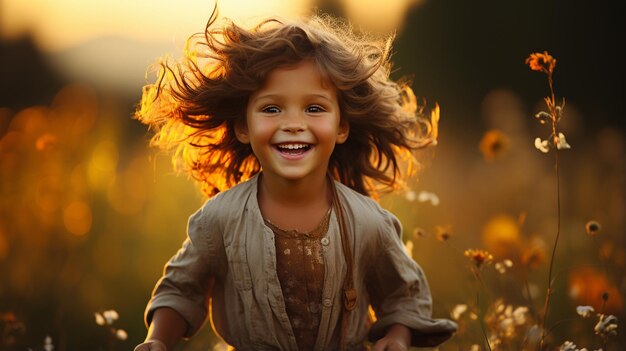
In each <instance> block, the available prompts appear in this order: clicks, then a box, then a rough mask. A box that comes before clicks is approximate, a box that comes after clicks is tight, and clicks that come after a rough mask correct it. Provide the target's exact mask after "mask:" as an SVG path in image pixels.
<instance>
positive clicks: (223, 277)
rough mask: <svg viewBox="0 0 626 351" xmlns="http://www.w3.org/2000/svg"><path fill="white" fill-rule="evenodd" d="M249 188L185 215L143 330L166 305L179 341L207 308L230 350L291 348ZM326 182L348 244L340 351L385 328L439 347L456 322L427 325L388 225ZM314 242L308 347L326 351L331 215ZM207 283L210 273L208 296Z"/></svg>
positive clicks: (332, 265) (266, 238)
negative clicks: (406, 331)
mask: <svg viewBox="0 0 626 351" xmlns="http://www.w3.org/2000/svg"><path fill="white" fill-rule="evenodd" d="M257 182H258V175H257V176H254V177H253V178H251V179H250V180H248V181H246V182H244V183H241V184H239V185H237V186H235V187H233V188H231V189H230V190H227V191H224V192H222V193H220V194H218V195H216V196H215V197H213V198H212V199H210V200H209V201H207V202H206V203H205V205H204V206H203V207H202V208H200V209H199V210H198V211H197V212H196V213H194V214H193V215H192V216H191V217H190V218H189V222H188V228H187V232H188V237H187V239H186V240H185V242H184V243H183V246H182V248H181V249H180V250H179V251H178V252H177V253H176V255H174V256H173V257H172V258H171V259H170V261H169V262H168V263H167V265H166V266H165V270H164V275H163V277H162V278H161V279H160V280H159V281H158V283H157V285H156V287H155V289H154V291H153V294H152V298H151V300H150V302H149V304H148V306H147V308H146V313H145V318H146V324H149V323H150V321H151V318H152V314H153V312H154V311H155V310H156V309H157V308H160V307H170V308H172V309H174V310H176V311H178V312H179V313H180V314H181V315H182V316H183V317H184V319H185V320H186V321H187V325H188V328H187V331H186V334H185V336H187V337H189V336H192V335H193V334H194V333H196V332H197V331H198V329H199V328H200V327H201V326H202V325H203V323H204V322H205V320H206V318H207V311H208V303H210V304H211V311H212V316H211V317H212V321H213V326H214V329H215V331H216V332H217V333H218V334H219V335H220V336H221V337H222V338H223V339H224V341H225V342H227V343H228V344H230V345H232V346H234V347H235V348H236V349H237V350H240V351H242V350H297V344H296V339H295V337H294V334H293V331H292V329H291V325H290V322H289V318H288V315H287V312H286V310H285V303H284V301H283V296H282V290H281V287H280V283H279V280H278V277H277V275H276V252H275V244H274V234H273V232H272V230H271V229H270V228H268V227H267V226H266V225H265V224H264V222H263V218H262V216H261V212H260V210H259V206H258V202H257V197H256V194H257ZM335 184H336V186H337V193H338V194H339V196H340V198H341V202H342V203H343V206H344V208H345V212H346V213H345V218H346V222H347V223H346V224H347V227H348V231H349V236H350V238H351V239H352V243H351V245H352V248H353V250H352V252H353V254H354V260H355V265H354V285H355V288H356V289H357V292H358V296H357V307H356V309H354V310H353V311H351V312H350V317H349V323H348V326H347V337H346V342H347V345H348V349H360V348H362V347H363V344H364V342H365V341H366V340H367V339H369V340H371V341H375V340H377V339H379V338H381V337H383V336H384V333H385V331H386V328H387V327H389V326H390V325H392V324H394V323H400V324H404V325H406V326H407V327H409V328H410V329H411V330H412V344H413V345H414V346H435V345H437V344H439V343H441V342H443V341H445V340H446V339H447V338H449V337H450V336H451V335H452V334H453V333H454V331H455V330H456V324H455V323H454V322H452V321H449V320H445V319H436V320H435V319H431V296H430V290H429V288H428V283H427V281H426V277H425V276H424V273H423V271H422V270H421V268H420V267H419V266H418V265H417V264H416V263H415V261H414V260H413V259H412V258H411V257H409V256H408V255H407V254H406V252H405V250H404V247H403V244H402V227H401V224H400V222H399V221H398V219H397V218H396V217H395V216H394V215H393V214H391V213H390V212H388V211H386V210H385V209H383V208H381V207H380V206H379V205H378V203H376V202H375V201H374V200H372V199H370V198H369V197H366V196H363V195H361V194H359V193H357V192H355V191H353V190H352V189H350V188H348V187H346V186H345V185H343V184H341V183H339V182H335ZM321 243H322V245H323V255H324V259H325V277H324V288H323V292H322V299H323V300H322V305H323V310H322V315H321V322H320V327H319V333H318V336H317V341H316V343H315V350H333V349H336V348H337V346H338V341H339V332H340V329H341V328H340V325H341V315H342V313H343V303H342V299H343V290H342V284H343V281H344V276H345V272H346V269H345V263H344V258H343V251H342V247H341V236H340V232H339V227H338V223H337V217H336V216H335V213H331V218H330V226H329V229H328V233H327V235H326V237H324V238H322V239H321ZM210 277H215V286H214V287H213V289H212V291H209V284H208V282H209V280H210V279H209V278H210ZM208 301H209V302H208ZM370 305H371V306H372V309H373V310H374V311H375V315H376V316H375V317H373V316H372V315H371V313H370V312H369V306H370Z"/></svg>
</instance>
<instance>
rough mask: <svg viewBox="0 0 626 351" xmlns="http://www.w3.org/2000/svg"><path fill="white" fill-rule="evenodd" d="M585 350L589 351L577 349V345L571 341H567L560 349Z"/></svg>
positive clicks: (566, 350) (564, 350) (567, 350)
mask: <svg viewBox="0 0 626 351" xmlns="http://www.w3.org/2000/svg"><path fill="white" fill-rule="evenodd" d="M583 350H585V351H586V350H587V349H584V348H583V349H580V350H579V349H577V348H576V344H574V343H573V342H571V341H566V342H564V343H563V345H561V347H560V348H559V351H583Z"/></svg>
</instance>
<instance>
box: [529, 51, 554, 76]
mask: <svg viewBox="0 0 626 351" xmlns="http://www.w3.org/2000/svg"><path fill="white" fill-rule="evenodd" d="M526 64H527V65H528V66H529V67H530V69H532V70H533V71H538V72H543V73H545V74H548V75H551V74H552V72H554V67H555V66H556V59H555V58H554V57H552V56H550V54H548V52H547V51H544V52H543V54H542V53H540V52H535V53H532V54H530V56H528V58H527V59H526Z"/></svg>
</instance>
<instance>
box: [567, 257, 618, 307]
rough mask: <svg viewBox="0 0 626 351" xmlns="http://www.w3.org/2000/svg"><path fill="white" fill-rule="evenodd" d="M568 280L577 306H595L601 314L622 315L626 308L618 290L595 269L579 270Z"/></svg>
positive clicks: (571, 295)
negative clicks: (621, 312)
mask: <svg viewBox="0 0 626 351" xmlns="http://www.w3.org/2000/svg"><path fill="white" fill-rule="evenodd" d="M568 280H569V284H568V285H569V295H570V298H571V299H572V300H574V302H575V303H576V304H578V305H588V306H593V308H594V309H595V310H596V311H598V312H600V313H620V311H622V309H623V308H624V301H623V300H622V296H621V294H620V292H619V290H618V288H617V287H616V286H615V284H613V283H611V282H610V281H609V279H607V277H606V275H605V274H604V273H602V272H600V271H598V270H596V269H595V268H593V267H591V266H585V267H582V268H580V269H577V270H575V271H573V272H571V273H570V275H569V279H568ZM603 305H604V308H603ZM601 311H603V312H601Z"/></svg>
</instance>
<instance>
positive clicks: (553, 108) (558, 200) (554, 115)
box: [539, 74, 561, 351]
mask: <svg viewBox="0 0 626 351" xmlns="http://www.w3.org/2000/svg"><path fill="white" fill-rule="evenodd" d="M548 83H549V85H550V93H551V99H550V104H549V105H550V106H548V107H549V109H550V113H551V114H552V135H553V137H554V138H555V139H554V140H555V143H554V144H555V148H554V172H555V174H556V208H557V224H556V238H555V239H554V245H553V246H552V255H551V256H550V268H549V270H548V287H547V289H546V301H545V304H544V306H543V318H542V319H541V324H540V327H541V342H540V344H539V345H540V346H539V349H540V350H541V351H543V350H544V343H545V339H546V335H547V334H548V333H546V329H545V326H546V321H547V319H548V310H549V308H550V295H551V294H552V271H553V268H554V258H555V256H556V248H557V245H558V243H559V236H560V234H561V183H560V181H559V150H558V147H557V143H556V140H557V138H558V137H557V133H556V125H557V123H558V117H559V116H558V111H557V110H556V101H555V98H554V89H553V87H552V74H549V75H548Z"/></svg>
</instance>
